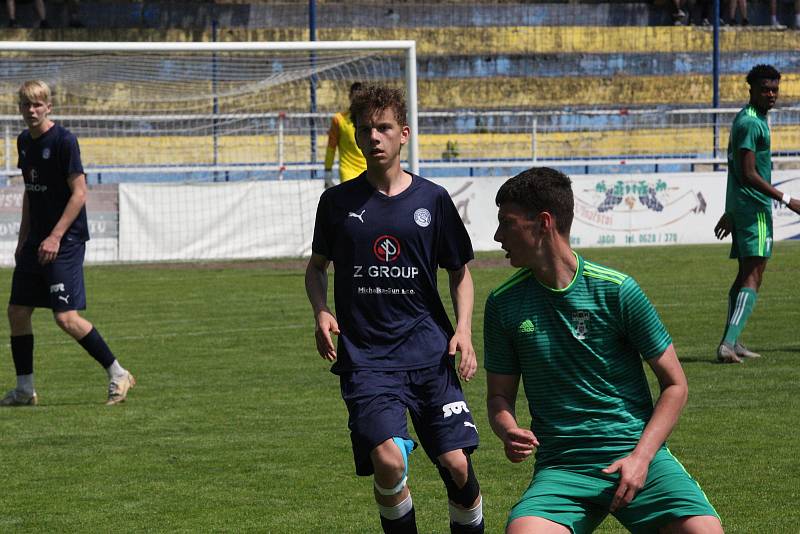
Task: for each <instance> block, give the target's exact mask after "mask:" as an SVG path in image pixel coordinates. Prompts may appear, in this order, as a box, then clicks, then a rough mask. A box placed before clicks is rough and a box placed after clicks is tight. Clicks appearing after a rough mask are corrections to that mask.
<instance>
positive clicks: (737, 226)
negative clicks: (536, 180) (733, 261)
mask: <svg viewBox="0 0 800 534" xmlns="http://www.w3.org/2000/svg"><path fill="white" fill-rule="evenodd" d="M732 237H733V243H732V244H731V254H730V257H731V258H747V257H750V256H760V257H762V258H769V257H770V256H772V212H770V211H767V210H764V211H756V212H753V213H744V214H733V232H732Z"/></svg>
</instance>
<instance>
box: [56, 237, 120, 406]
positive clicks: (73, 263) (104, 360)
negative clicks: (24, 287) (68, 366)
mask: <svg viewBox="0 0 800 534" xmlns="http://www.w3.org/2000/svg"><path fill="white" fill-rule="evenodd" d="M85 250H86V247H85V245H84V244H83V243H80V244H77V245H72V246H67V247H63V248H62V249H61V250H60V251H59V253H58V257H57V258H56V260H55V261H54V262H52V263H51V264H48V265H47V266H46V267H45V269H44V271H45V278H46V279H47V282H48V286H49V298H50V308H51V309H52V310H53V318H54V319H55V321H56V324H57V325H58V326H59V328H61V329H62V330H63V331H64V332H66V333H67V334H69V335H70V336H71V337H72V338H73V339H75V341H77V342H78V343H79V344H80V345H81V346H82V347H83V348H84V350H86V352H88V353H89V355H90V356H91V357H92V358H94V359H95V360H96V361H97V363H99V364H100V365H102V366H103V369H105V370H106V373H107V374H108V380H109V383H108V400H107V401H106V404H107V405H113V404H119V403H120V402H124V401H125V399H126V398H127V396H128V390H130V388H132V387H133V386H134V385H136V379H135V378H134V377H133V375H131V374H130V373H129V372H128V371H127V369H125V368H124V367H122V366H121V365H120V363H119V361H118V360H117V358H116V356H114V353H113V352H111V349H110V348H109V347H108V345H107V344H106V342H105V340H104V339H103V336H101V335H100V332H98V331H97V329H96V328H95V327H94V326H93V325H92V323H90V322H89V321H87V320H86V319H84V318H83V317H81V316H80V315H79V314H78V310H83V309H85V308H86V291H85V288H84V284H83V257H84V253H85Z"/></svg>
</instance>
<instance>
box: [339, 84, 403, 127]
mask: <svg viewBox="0 0 800 534" xmlns="http://www.w3.org/2000/svg"><path fill="white" fill-rule="evenodd" d="M384 109H391V110H392V111H393V112H394V118H395V120H396V121H397V124H399V125H400V126H407V125H408V119H406V97H405V95H404V94H403V91H401V90H400V89H393V88H391V87H386V86H385V85H367V86H364V87H362V88H361V89H360V90H359V91H358V92H356V93H355V94H354V95H353V99H352V100H351V101H350V119H351V120H352V121H353V124H355V123H356V122H357V121H358V119H360V118H361V117H363V116H364V115H367V116H368V117H372V116H373V115H375V114H376V113H380V112H381V111H383V110H384Z"/></svg>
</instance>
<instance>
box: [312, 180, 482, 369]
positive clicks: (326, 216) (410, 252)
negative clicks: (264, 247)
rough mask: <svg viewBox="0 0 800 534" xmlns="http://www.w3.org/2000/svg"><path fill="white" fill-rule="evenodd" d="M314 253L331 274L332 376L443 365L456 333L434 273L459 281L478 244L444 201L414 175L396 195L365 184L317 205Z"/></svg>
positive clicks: (441, 192) (338, 190)
mask: <svg viewBox="0 0 800 534" xmlns="http://www.w3.org/2000/svg"><path fill="white" fill-rule="evenodd" d="M312 250H313V251H314V253H316V254H320V255H322V256H325V257H326V258H327V259H329V260H331V261H332V262H333V265H334V299H335V302H336V316H337V319H338V323H339V329H340V330H341V334H340V335H339V340H338V341H339V342H338V350H337V361H336V363H335V364H334V366H333V368H332V371H333V372H335V373H342V372H346V371H351V370H356V369H377V370H384V371H389V370H411V369H421V368H424V367H431V366H434V365H438V364H439V363H440V362H441V360H442V357H443V356H444V355H445V354H446V352H447V344H448V342H449V340H450V337H452V335H453V327H452V325H451V324H450V320H449V318H448V317H447V313H446V311H445V309H444V306H443V305H442V301H441V299H440V298H439V292H438V290H437V283H436V270H437V268H438V267H443V268H445V269H448V270H451V271H454V270H458V269H460V268H461V267H463V266H464V265H465V264H466V263H467V262H469V261H470V260H471V259H472V258H473V253H472V244H471V243H470V239H469V235H468V234H467V231H466V229H465V228H464V224H463V223H462V222H461V218H460V217H459V215H458V212H457V210H456V208H455V206H454V205H453V201H452V200H451V199H450V195H449V194H448V193H447V191H446V190H445V189H444V188H443V187H440V186H438V185H436V184H434V183H432V182H429V181H428V180H425V179H424V178H420V177H419V176H414V175H412V182H411V185H410V186H409V187H408V189H406V190H405V191H403V192H402V193H400V194H399V195H396V196H392V197H387V196H386V195H384V194H383V193H380V192H378V191H376V190H375V189H374V188H373V187H372V185H370V184H369V182H368V181H367V180H366V174H362V175H361V176H359V177H358V178H355V179H353V180H349V181H347V182H344V183H343V184H341V185H338V186H336V187H333V188H331V189H328V190H327V191H325V193H323V195H322V197H321V198H320V202H319V206H318V208H317V219H316V224H315V226H314V241H313V244H312Z"/></svg>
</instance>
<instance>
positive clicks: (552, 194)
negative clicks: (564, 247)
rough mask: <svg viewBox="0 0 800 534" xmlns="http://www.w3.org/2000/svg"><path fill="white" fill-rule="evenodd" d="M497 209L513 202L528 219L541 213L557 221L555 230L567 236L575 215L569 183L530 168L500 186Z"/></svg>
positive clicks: (542, 169) (543, 169)
mask: <svg viewBox="0 0 800 534" xmlns="http://www.w3.org/2000/svg"><path fill="white" fill-rule="evenodd" d="M494 201H495V203H496V204H497V206H498V207H499V206H500V205H501V204H504V203H506V202H513V203H514V204H517V205H518V206H519V207H521V208H522V209H523V210H525V211H526V212H527V213H528V217H530V218H531V219H532V218H534V217H536V216H537V215H538V214H540V213H541V212H543V211H546V212H548V213H550V214H551V215H552V216H553V217H555V220H556V229H557V230H558V233H560V234H562V235H567V234H569V230H570V228H571V227H572V218H573V216H574V213H575V200H574V198H573V196H572V180H570V179H569V177H568V176H567V175H566V174H564V173H562V172H559V171H557V170H555V169H551V168H549V167H533V168H530V169H528V170H527V171H523V172H521V173H519V174H518V175H516V176H514V177H513V178H509V179H508V180H507V181H506V183H504V184H503V185H501V186H500V190H499V191H497V196H496V197H495V199H494Z"/></svg>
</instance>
